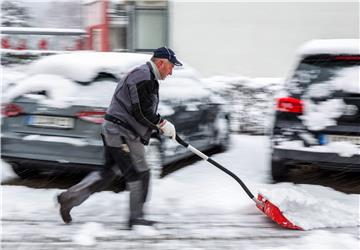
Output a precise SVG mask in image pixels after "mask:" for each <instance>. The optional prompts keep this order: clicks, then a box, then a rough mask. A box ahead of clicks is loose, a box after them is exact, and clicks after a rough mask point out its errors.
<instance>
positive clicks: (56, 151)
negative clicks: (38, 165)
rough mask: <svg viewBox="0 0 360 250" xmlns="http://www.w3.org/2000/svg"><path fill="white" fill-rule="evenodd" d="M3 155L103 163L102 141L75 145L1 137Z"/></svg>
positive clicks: (53, 160) (12, 157) (5, 157)
mask: <svg viewBox="0 0 360 250" xmlns="http://www.w3.org/2000/svg"><path fill="white" fill-rule="evenodd" d="M1 156H2V158H4V159H23V160H28V161H32V160H33V161H39V162H52V163H58V164H60V165H61V164H62V165H70V164H79V165H90V166H92V165H103V146H102V143H101V142H95V143H84V144H83V145H80V146H79V145H73V144H69V143H66V142H54V141H39V140H23V139H22V138H15V137H2V138H1Z"/></svg>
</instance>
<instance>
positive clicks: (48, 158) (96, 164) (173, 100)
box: [1, 52, 229, 178]
mask: <svg viewBox="0 0 360 250" xmlns="http://www.w3.org/2000/svg"><path fill="white" fill-rule="evenodd" d="M149 59H150V55H146V54H133V53H115V52H108V53H101V52H75V53H67V54H61V55H53V56H48V57H46V58H43V59H40V60H39V61H37V62H34V63H33V65H31V66H30V67H29V72H27V76H26V77H25V78H24V79H22V80H19V81H18V82H16V83H14V84H10V85H9V86H10V87H8V88H7V89H6V90H5V93H4V98H3V99H4V100H3V101H5V102H6V103H4V104H3V110H2V115H3V117H2V140H1V153H2V158H3V159H4V160H5V161H7V162H9V163H10V164H11V166H12V167H13V169H14V171H15V172H16V173H17V174H18V175H19V176H20V177H23V178H26V177H29V176H34V175H38V173H39V172H42V173H45V172H51V173H54V172H55V173H60V172H70V171H74V172H78V171H80V172H87V171H90V170H95V169H99V168H101V167H102V163H103V155H102V154H103V148H102V140H101V137H100V126H101V123H102V122H103V116H104V114H105V111H106V108H107V107H108V105H109V103H110V100H111V97H112V94H113V92H114V90H115V87H116V85H117V82H118V80H119V79H120V78H121V77H123V76H124V74H126V73H127V72H128V71H129V70H131V68H133V67H135V66H137V65H140V64H142V63H145V62H146V61H148V60H149ZM160 99H161V100H160V104H159V113H160V114H162V116H164V117H165V118H166V119H168V120H170V121H172V122H173V123H174V124H175V126H176V128H177V133H178V134H179V135H180V136H181V137H183V138H184V139H185V140H187V141H189V142H191V143H192V144H193V145H194V146H195V147H198V148H199V149H201V150H207V149H211V148H214V147H220V148H223V149H225V148H226V147H227V145H228V143H229V128H228V120H227V114H226V113H225V112H224V111H223V109H222V106H221V105H220V104H219V103H217V102H215V101H213V98H212V95H211V94H210V92H209V91H207V90H206V89H205V88H204V87H203V86H202V82H201V81H200V80H199V79H198V78H197V76H196V73H195V71H194V70H192V69H191V68H190V67H187V66H184V67H181V68H180V67H179V68H176V69H174V72H173V76H171V77H169V78H168V79H167V80H165V81H161V83H160ZM189 155H190V153H189V152H188V151H186V150H185V149H183V148H182V147H181V146H180V145H178V144H177V143H175V142H174V141H171V140H168V139H164V138H163V137H161V136H159V135H158V134H156V133H154V135H153V139H152V140H151V142H150V146H149V147H147V157H148V161H149V162H150V165H152V167H153V169H155V170H156V171H157V172H158V174H161V173H162V172H163V171H164V166H167V165H169V164H170V163H172V162H175V161H177V160H179V159H183V158H185V157H187V156H189Z"/></svg>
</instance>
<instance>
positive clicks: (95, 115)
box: [76, 111, 106, 124]
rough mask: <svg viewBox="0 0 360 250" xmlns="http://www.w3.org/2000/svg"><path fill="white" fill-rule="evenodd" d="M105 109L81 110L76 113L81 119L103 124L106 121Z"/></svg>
mask: <svg viewBox="0 0 360 250" xmlns="http://www.w3.org/2000/svg"><path fill="white" fill-rule="evenodd" d="M105 113H106V112H105V111H81V112H79V113H77V114H76V116H77V117H78V118H79V119H82V120H85V121H88V122H93V123H97V124H101V123H103V122H104V115H105Z"/></svg>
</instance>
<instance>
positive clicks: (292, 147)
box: [271, 39, 360, 181]
mask: <svg viewBox="0 0 360 250" xmlns="http://www.w3.org/2000/svg"><path fill="white" fill-rule="evenodd" d="M359 44H360V43H359V40H356V39H341V40H332V39H329V40H313V41H310V42H308V43H306V44H305V45H304V46H303V47H302V48H301V49H300V51H299V58H298V62H297V64H296V67H295V70H294V72H293V73H292V75H291V77H289V79H288V80H287V81H286V90H287V92H288V95H287V96H284V97H281V98H278V99H277V106H276V109H277V110H276V114H275V120H274V127H273V131H272V136H271V141H272V158H271V170H272V177H273V179H274V180H276V181H283V180H286V177H287V176H288V173H289V171H290V169H291V168H294V167H302V166H306V167H310V168H317V169H329V170H335V171H347V172H351V171H354V172H355V171H356V172H358V171H360V78H359V72H360V48H359Z"/></svg>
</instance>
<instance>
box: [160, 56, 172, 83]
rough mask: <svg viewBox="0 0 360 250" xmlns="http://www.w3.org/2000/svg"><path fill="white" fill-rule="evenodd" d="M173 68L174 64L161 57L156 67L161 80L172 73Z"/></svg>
mask: <svg viewBox="0 0 360 250" xmlns="http://www.w3.org/2000/svg"><path fill="white" fill-rule="evenodd" d="M173 68H174V64H172V63H171V62H170V61H169V60H167V59H162V60H160V61H159V65H158V69H159V73H160V76H161V80H164V79H165V78H166V77H167V76H169V75H172V70H173Z"/></svg>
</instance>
